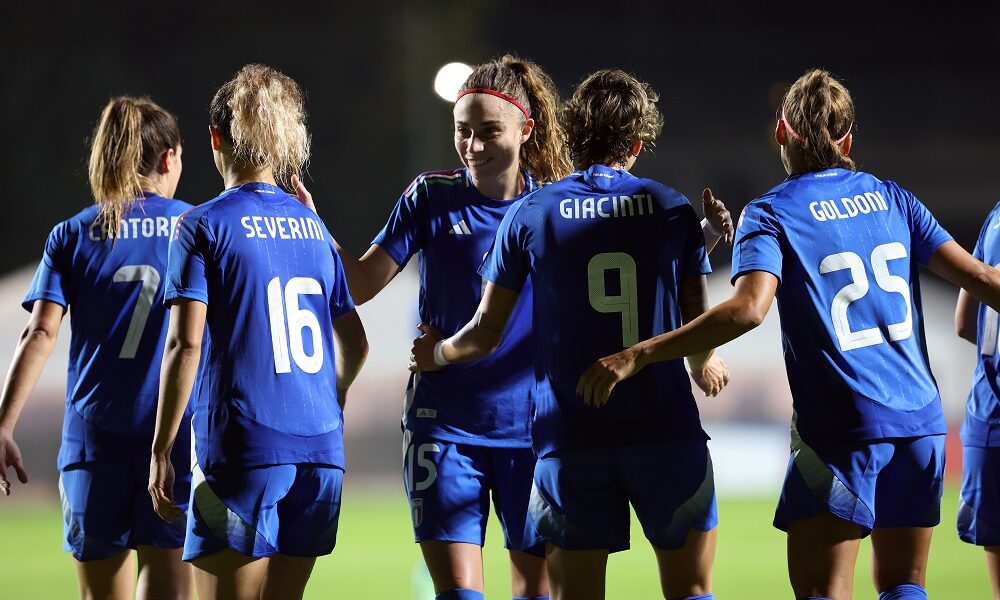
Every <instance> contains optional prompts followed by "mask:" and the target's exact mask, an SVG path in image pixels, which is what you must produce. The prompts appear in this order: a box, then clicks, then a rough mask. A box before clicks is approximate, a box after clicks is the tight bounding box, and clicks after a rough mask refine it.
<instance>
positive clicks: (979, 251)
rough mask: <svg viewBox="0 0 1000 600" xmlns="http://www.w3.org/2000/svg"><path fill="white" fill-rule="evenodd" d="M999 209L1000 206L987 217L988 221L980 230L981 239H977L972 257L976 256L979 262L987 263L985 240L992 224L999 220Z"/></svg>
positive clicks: (995, 207) (994, 208)
mask: <svg viewBox="0 0 1000 600" xmlns="http://www.w3.org/2000/svg"><path fill="white" fill-rule="evenodd" d="M997 209H1000V204H997V205H996V206H994V207H993V210H991V211H990V214H988V215H986V221H985V222H984V223H983V226H982V227H981V228H980V229H979V237H978V238H976V247H975V248H973V250H972V256H975V257H976V258H977V259H978V260H981V261H984V262H985V261H986V251H985V250H983V240H984V238H985V237H986V230H987V228H989V227H990V224H991V223H993V221H995V220H996V218H997Z"/></svg>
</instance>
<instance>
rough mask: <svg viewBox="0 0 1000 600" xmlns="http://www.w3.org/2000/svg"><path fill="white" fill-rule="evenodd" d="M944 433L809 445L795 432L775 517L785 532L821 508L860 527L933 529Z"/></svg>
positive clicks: (938, 500)
mask: <svg viewBox="0 0 1000 600" xmlns="http://www.w3.org/2000/svg"><path fill="white" fill-rule="evenodd" d="M943 479H944V436H943V435H928V436H922V437H912V438H886V439H883V440H875V441H865V442H857V443H852V444H844V445H835V446H834V445H831V446H823V447H818V446H817V447H810V446H809V445H807V444H806V443H805V442H803V441H802V439H801V438H800V437H799V436H798V435H797V433H795V432H794V431H793V434H792V455H791V458H790V459H789V461H788V470H787V472H786V474H785V483H784V487H783V488H782V491H781V498H780V500H779V501H778V508H777V510H776V511H775V515H774V526H775V527H777V528H778V529H781V530H783V531H787V530H788V525H789V524H790V523H792V522H793V521H797V520H801V519H809V518H812V517H817V516H819V515H821V514H823V513H824V512H829V513H832V514H833V515H834V516H836V517H839V518H841V519H844V520H845V521H850V522H851V523H854V524H856V525H859V526H861V528H862V529H863V530H864V533H865V535H868V534H869V533H871V530H872V529H873V528H875V527H933V526H935V525H937V524H938V523H939V522H940V521H941V494H942V492H943Z"/></svg>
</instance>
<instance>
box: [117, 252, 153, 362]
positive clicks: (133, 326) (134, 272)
mask: <svg viewBox="0 0 1000 600" xmlns="http://www.w3.org/2000/svg"><path fill="white" fill-rule="evenodd" d="M113 281H114V282H115V283H130V282H134V281H141V282H142V288H141V289H140V290H139V297H138V298H137V299H136V301H135V309H133V310H132V319H131V320H130V321H129V323H128V331H127V332H125V342H124V343H123V344H122V349H121V352H119V353H118V358H135V353H136V351H137V350H138V349H139V340H141V339H142V331H143V329H145V328H146V320H147V319H149V311H150V309H152V308H153V301H154V300H155V299H156V290H157V289H159V287H160V273H159V272H158V271H157V270H156V269H155V268H153V267H152V266H150V265H126V266H124V267H122V268H120V269H118V270H117V271H115V275H114V279H113Z"/></svg>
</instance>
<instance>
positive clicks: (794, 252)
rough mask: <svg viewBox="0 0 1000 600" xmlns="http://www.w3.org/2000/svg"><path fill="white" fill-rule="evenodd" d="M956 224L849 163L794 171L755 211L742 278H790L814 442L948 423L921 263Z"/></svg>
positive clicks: (799, 418) (742, 240)
mask: <svg viewBox="0 0 1000 600" xmlns="http://www.w3.org/2000/svg"><path fill="white" fill-rule="evenodd" d="M951 239H952V238H951V236H950V235H948V233H947V232H946V231H945V230H944V229H942V228H941V226H940V225H938V222H937V221H936V220H935V219H934V216H933V215H931V213H930V212H929V211H928V210H927V209H926V208H925V207H924V205H923V204H921V203H920V201H919V200H917V198H916V197H914V196H913V194H911V193H910V192H908V191H906V190H904V189H902V188H901V187H899V186H898V185H896V184H895V183H893V182H891V181H879V180H878V179H876V178H875V177H873V176H872V175H869V174H867V173H856V172H853V171H849V170H845V169H827V170H824V171H813V172H808V173H804V174H801V175H796V176H792V177H789V178H788V179H786V180H785V181H784V182H783V183H781V184H780V185H778V186H777V187H775V188H774V189H772V190H771V191H769V192H768V193H767V194H765V195H763V196H761V197H760V198H757V199H756V200H754V201H753V202H751V203H750V204H749V205H747V207H746V209H745V210H744V211H743V215H742V216H741V217H740V222H739V225H738V227H737V231H736V242H735V244H734V246H733V271H732V275H733V277H732V279H733V281H734V282H735V281H736V279H737V278H738V277H740V276H741V275H744V274H746V273H749V272H751V271H766V272H768V273H772V274H773V275H775V276H776V277H778V278H779V280H780V282H781V283H780V287H779V288H778V293H777V296H778V310H779V312H780V314H781V331H782V341H783V345H784V351H785V366H786V368H787V371H788V382H789V387H790V388H791V392H792V399H793V406H794V410H795V425H796V427H797V428H798V430H799V432H800V434H801V435H802V439H803V440H805V441H806V443H813V442H832V441H836V442H848V441H852V440H856V441H863V440H872V439H879V438H886V437H907V436H919V435H929V434H939V433H944V432H945V421H944V414H943V412H942V409H941V402H940V397H939V395H938V390H937V384H936V382H935V381H934V377H933V376H932V375H931V369H930V362H929V360H928V358H927V347H926V343H925V339H924V328H923V318H922V313H921V307H920V287H919V281H918V277H917V266H918V264H925V263H926V262H927V261H928V260H929V259H930V257H931V255H932V254H934V252H936V251H937V249H938V248H939V247H940V246H941V245H942V244H944V243H945V242H947V241H949V240H951Z"/></svg>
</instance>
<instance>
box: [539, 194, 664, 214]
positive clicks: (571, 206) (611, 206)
mask: <svg viewBox="0 0 1000 600" xmlns="http://www.w3.org/2000/svg"><path fill="white" fill-rule="evenodd" d="M651 214H653V196H652V195H650V194H634V195H632V196H603V197H601V198H566V199H565V200H563V201H561V202H560V203H559V215H560V216H562V218H564V219H598V218H600V219H614V218H617V217H636V216H642V215H651Z"/></svg>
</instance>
